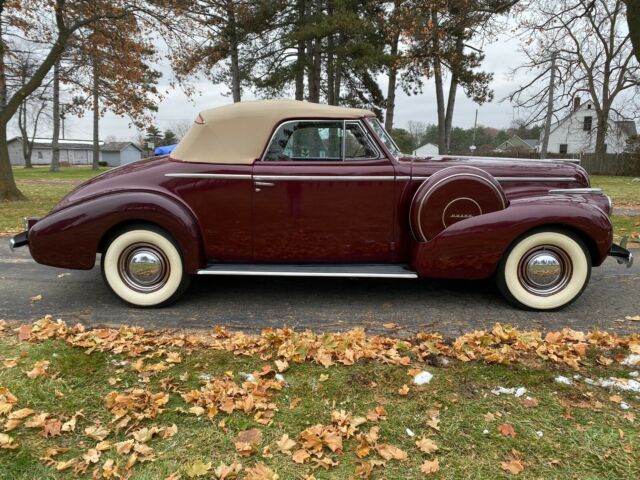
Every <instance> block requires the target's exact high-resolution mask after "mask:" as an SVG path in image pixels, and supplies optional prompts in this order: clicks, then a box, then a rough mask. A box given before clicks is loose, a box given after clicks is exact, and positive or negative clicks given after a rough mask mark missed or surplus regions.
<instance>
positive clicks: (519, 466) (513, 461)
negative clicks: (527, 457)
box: [500, 449, 525, 475]
mask: <svg viewBox="0 0 640 480" xmlns="http://www.w3.org/2000/svg"><path fill="white" fill-rule="evenodd" d="M524 467H525V464H524V462H523V460H522V454H521V453H520V452H518V451H517V450H516V449H513V450H511V452H509V453H508V454H507V455H506V457H505V459H504V461H502V462H500V468H502V470H504V471H505V472H507V473H510V474H511V475H518V474H519V473H521V472H522V471H523V470H524Z"/></svg>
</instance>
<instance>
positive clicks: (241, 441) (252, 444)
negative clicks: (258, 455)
mask: <svg viewBox="0 0 640 480" xmlns="http://www.w3.org/2000/svg"><path fill="white" fill-rule="evenodd" d="M233 443H234V445H235V447H236V451H237V452H238V455H240V456H241V457H248V456H249V455H251V453H253V451H254V450H255V449H256V447H257V446H258V445H260V443H262V432H261V431H260V430H258V429H257V428H251V429H249V430H244V431H242V432H240V433H238V435H237V436H236V438H235V440H234V441H233Z"/></svg>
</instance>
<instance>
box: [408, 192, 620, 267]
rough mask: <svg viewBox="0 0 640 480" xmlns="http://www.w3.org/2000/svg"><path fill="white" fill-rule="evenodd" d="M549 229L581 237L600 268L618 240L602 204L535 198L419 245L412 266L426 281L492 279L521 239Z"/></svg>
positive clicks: (467, 221)
mask: <svg viewBox="0 0 640 480" xmlns="http://www.w3.org/2000/svg"><path fill="white" fill-rule="evenodd" d="M543 226H549V227H553V228H566V229H568V230H570V231H574V232H576V233H578V234H579V235H580V236H581V237H582V238H583V239H584V240H585V243H586V244H587V246H588V247H589V250H590V252H591V256H592V263H593V265H594V266H597V265H600V264H601V263H602V262H603V261H604V260H605V258H606V257H607V255H608V252H609V249H610V248H611V244H612V241H613V228H612V226H611V222H610V221H609V217H608V216H607V215H606V214H605V213H604V212H603V211H602V210H601V209H600V208H598V207H597V206H596V205H594V204H591V203H587V202H585V201H579V200H577V199H573V198H570V197H548V196H545V197H533V198H531V197H530V198H522V199H518V200H514V201H512V202H511V203H510V205H509V206H508V207H507V208H506V209H504V210H500V211H496V212H491V213H487V214H485V215H480V216H477V217H473V218H468V219H465V220H463V221H460V222H458V223H455V224H454V225H451V226H450V227H448V228H447V229H445V230H444V231H442V232H441V233H440V234H439V235H438V236H437V237H435V238H434V239H432V240H431V241H429V242H416V243H414V245H413V248H412V257H411V265H412V267H413V268H414V269H415V271H416V272H418V275H420V276H421V277H433V278H461V279H482V278H488V277H490V276H491V275H493V273H494V272H495V270H496V267H497V265H498V263H499V262H500V259H501V258H502V255H503V254H504V252H505V251H506V250H507V249H508V248H509V246H510V245H511V244H512V243H513V242H514V241H515V240H516V239H518V238H519V237H520V236H522V235H523V234H525V233H526V232H528V231H530V230H534V229H536V228H540V227H543Z"/></svg>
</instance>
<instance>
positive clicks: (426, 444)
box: [416, 437, 438, 453]
mask: <svg viewBox="0 0 640 480" xmlns="http://www.w3.org/2000/svg"><path fill="white" fill-rule="evenodd" d="M416 447H418V450H420V451H421V452H423V453H435V452H437V451H438V445H436V443H435V442H434V441H433V440H431V439H429V438H424V437H421V438H419V439H418V440H416Z"/></svg>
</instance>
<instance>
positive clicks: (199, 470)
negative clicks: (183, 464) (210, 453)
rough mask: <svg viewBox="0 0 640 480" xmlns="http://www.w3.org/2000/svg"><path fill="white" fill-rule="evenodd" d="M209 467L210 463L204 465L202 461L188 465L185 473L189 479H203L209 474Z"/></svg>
mask: <svg viewBox="0 0 640 480" xmlns="http://www.w3.org/2000/svg"><path fill="white" fill-rule="evenodd" d="M211 466H212V464H211V462H209V463H204V462H203V461H202V460H198V461H197V462H195V463H192V464H191V465H189V466H188V467H187V469H186V471H185V473H186V474H187V476H188V477H189V478H195V477H204V476H205V475H207V473H209V470H211Z"/></svg>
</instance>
